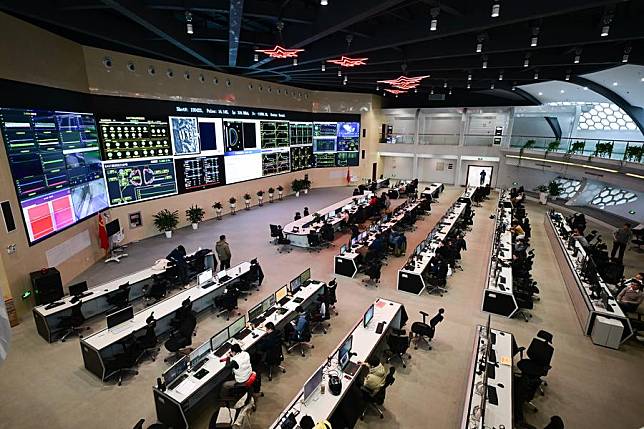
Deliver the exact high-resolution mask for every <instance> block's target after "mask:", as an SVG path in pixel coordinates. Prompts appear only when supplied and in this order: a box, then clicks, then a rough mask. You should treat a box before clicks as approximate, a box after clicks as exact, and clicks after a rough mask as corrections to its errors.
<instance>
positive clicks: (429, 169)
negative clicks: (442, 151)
mask: <svg viewBox="0 0 644 429" xmlns="http://www.w3.org/2000/svg"><path fill="white" fill-rule="evenodd" d="M450 165H451V167H452V168H451V169H450V168H449V167H450ZM441 167H442V170H441V169H439V168H441ZM456 169H457V160H456V159H441V158H418V175H417V176H418V180H420V181H421V182H440V183H443V184H446V185H453V184H454V182H455V181H456Z"/></svg>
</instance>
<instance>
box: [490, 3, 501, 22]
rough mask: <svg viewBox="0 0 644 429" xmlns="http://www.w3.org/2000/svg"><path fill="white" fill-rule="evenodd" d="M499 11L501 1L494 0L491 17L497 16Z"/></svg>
mask: <svg viewBox="0 0 644 429" xmlns="http://www.w3.org/2000/svg"><path fill="white" fill-rule="evenodd" d="M500 13H501V3H500V2H499V0H494V3H492V13H491V14H490V16H491V17H492V18H498V17H499V14H500Z"/></svg>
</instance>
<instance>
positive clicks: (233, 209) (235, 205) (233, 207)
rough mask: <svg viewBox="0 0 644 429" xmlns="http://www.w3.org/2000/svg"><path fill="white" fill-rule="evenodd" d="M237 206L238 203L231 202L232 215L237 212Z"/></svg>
mask: <svg viewBox="0 0 644 429" xmlns="http://www.w3.org/2000/svg"><path fill="white" fill-rule="evenodd" d="M235 207H237V204H231V205H230V214H232V215H234V214H235Z"/></svg>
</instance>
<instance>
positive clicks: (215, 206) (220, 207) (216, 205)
mask: <svg viewBox="0 0 644 429" xmlns="http://www.w3.org/2000/svg"><path fill="white" fill-rule="evenodd" d="M212 208H213V209H215V210H221V209H223V208H224V206H223V204H221V203H220V202H219V201H217V202H216V203H215V204H213V205H212Z"/></svg>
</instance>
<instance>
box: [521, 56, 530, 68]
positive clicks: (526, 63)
mask: <svg viewBox="0 0 644 429" xmlns="http://www.w3.org/2000/svg"><path fill="white" fill-rule="evenodd" d="M528 66H530V54H529V53H528V54H525V59H524V60H523V67H528Z"/></svg>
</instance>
